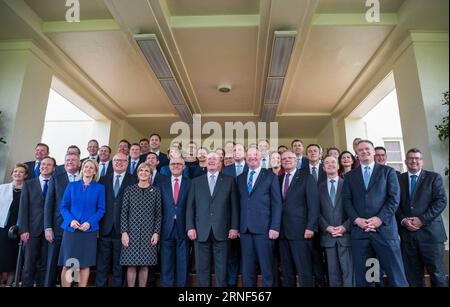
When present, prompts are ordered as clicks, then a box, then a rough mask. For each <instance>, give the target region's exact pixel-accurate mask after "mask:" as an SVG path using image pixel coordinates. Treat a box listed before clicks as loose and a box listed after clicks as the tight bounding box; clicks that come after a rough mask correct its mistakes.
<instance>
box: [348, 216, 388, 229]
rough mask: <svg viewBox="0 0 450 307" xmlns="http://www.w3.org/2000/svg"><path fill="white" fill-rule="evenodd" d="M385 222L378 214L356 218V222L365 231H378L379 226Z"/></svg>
mask: <svg viewBox="0 0 450 307" xmlns="http://www.w3.org/2000/svg"><path fill="white" fill-rule="evenodd" d="M382 223H383V222H382V221H381V219H380V218H379V217H378V216H373V217H371V218H369V219H364V218H360V217H358V218H357V219H356V220H355V224H356V225H358V227H359V228H361V229H363V230H364V231H365V232H376V231H377V228H378V227H380V226H381V224H382Z"/></svg>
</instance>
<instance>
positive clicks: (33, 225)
mask: <svg viewBox="0 0 450 307" xmlns="http://www.w3.org/2000/svg"><path fill="white" fill-rule="evenodd" d="M40 162H41V163H40V175H39V177H36V178H34V179H32V180H28V181H25V183H24V185H23V188H22V194H21V196H20V205H19V219H18V221H17V224H18V225H19V233H20V238H21V240H22V241H23V243H24V244H25V256H24V259H25V263H24V268H23V286H24V287H32V286H33V281H34V280H35V278H36V282H37V286H38V287H41V286H43V284H44V278H45V267H46V264H47V241H46V240H45V234H44V202H45V198H46V197H47V192H48V182H49V180H50V177H51V176H52V173H53V170H54V169H55V166H56V161H55V159H53V158H51V157H45V158H43V159H42V160H41V161H40Z"/></svg>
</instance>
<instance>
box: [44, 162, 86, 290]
mask: <svg viewBox="0 0 450 307" xmlns="http://www.w3.org/2000/svg"><path fill="white" fill-rule="evenodd" d="M79 169H80V157H79V156H78V154H66V157H65V160H64V172H60V173H54V174H53V176H52V178H51V179H50V180H49V182H48V191H47V197H46V198H45V205H44V229H45V239H46V240H47V242H48V251H47V267H46V271H45V282H44V286H45V287H52V286H54V285H55V282H56V277H57V276H58V275H59V274H57V271H58V267H57V265H58V257H59V250H60V248H61V240H62V235H63V230H62V228H61V223H62V221H63V217H62V215H61V211H60V208H59V203H60V201H61V199H62V198H63V195H64V191H65V190H66V186H67V184H68V183H69V182H73V181H77V180H79V179H80V176H79V171H78V170H79Z"/></svg>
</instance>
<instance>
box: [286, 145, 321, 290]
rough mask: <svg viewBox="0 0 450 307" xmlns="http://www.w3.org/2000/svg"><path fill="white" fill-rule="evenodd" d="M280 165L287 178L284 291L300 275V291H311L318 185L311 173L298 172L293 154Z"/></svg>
mask: <svg viewBox="0 0 450 307" xmlns="http://www.w3.org/2000/svg"><path fill="white" fill-rule="evenodd" d="M281 161H282V165H283V168H284V169H285V174H284V175H283V176H280V177H279V181H280V188H281V191H282V196H283V204H282V217H281V231H280V256H281V259H280V260H281V269H282V273H283V287H295V286H296V278H295V276H296V275H297V274H298V276H299V281H300V286H301V287H312V286H313V267H312V265H313V251H312V248H313V246H312V238H313V236H314V232H315V231H317V229H318V222H319V195H318V191H317V184H316V182H315V181H314V178H313V177H312V176H311V175H310V174H308V172H304V171H301V170H298V169H297V168H296V157H295V154H294V153H293V152H292V151H290V150H287V151H285V152H284V153H283V155H282V160H281Z"/></svg>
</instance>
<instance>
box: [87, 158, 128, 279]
mask: <svg viewBox="0 0 450 307" xmlns="http://www.w3.org/2000/svg"><path fill="white" fill-rule="evenodd" d="M112 167H113V172H111V173H109V174H107V175H105V176H103V177H101V178H100V183H101V184H103V185H104V186H105V193H106V197H105V199H106V206H105V215H104V216H103V218H102V219H101V221H100V229H99V238H98V250H97V272H96V278H95V284H96V286H97V287H107V286H108V274H109V272H110V271H112V286H113V287H121V286H122V283H123V277H122V272H123V270H122V266H121V265H120V252H121V250H122V242H121V236H122V235H121V232H120V213H121V209H122V199H123V194H124V191H125V189H126V187H127V186H129V185H132V184H134V183H136V179H135V178H134V176H132V175H131V174H129V173H128V172H127V167H128V159H127V156H126V155H125V154H124V153H120V152H119V153H117V154H116V155H115V156H114V157H113V160H112ZM111 263H112V268H111V265H110V264H111Z"/></svg>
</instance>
